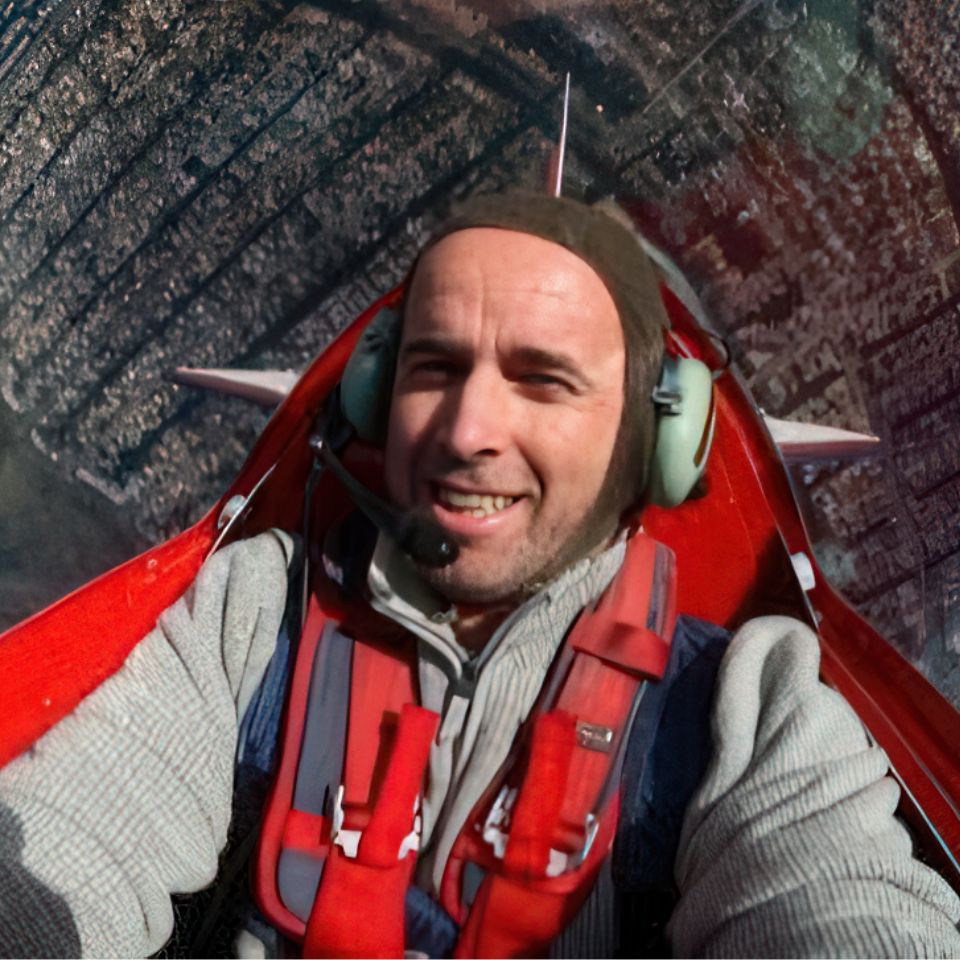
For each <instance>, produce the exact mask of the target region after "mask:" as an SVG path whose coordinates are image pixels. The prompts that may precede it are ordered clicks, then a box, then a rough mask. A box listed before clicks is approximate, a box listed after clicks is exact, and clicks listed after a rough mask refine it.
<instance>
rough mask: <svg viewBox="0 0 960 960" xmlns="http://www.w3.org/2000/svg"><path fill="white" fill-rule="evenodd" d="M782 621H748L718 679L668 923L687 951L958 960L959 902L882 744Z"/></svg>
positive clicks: (799, 628)
mask: <svg viewBox="0 0 960 960" xmlns="http://www.w3.org/2000/svg"><path fill="white" fill-rule="evenodd" d="M819 659H820V657H819V645H818V641H817V638H816V636H815V634H814V633H812V632H811V631H810V630H809V629H808V628H807V627H805V626H804V625H803V624H801V623H799V622H798V621H795V620H790V619H788V618H785V617H765V618H762V619H758V620H754V621H751V622H750V623H748V624H746V625H745V626H744V627H743V628H742V629H741V630H740V631H739V633H738V634H737V636H736V637H734V639H733V641H732V643H731V645H730V649H729V650H728V652H727V654H726V656H725V657H724V660H723V663H722V664H721V667H720V673H719V676H718V680H717V689H716V699H715V701H714V707H713V713H712V718H711V735H712V739H713V743H714V754H713V757H712V759H711V762H710V765H709V767H708V768H707V773H706V776H705V778H704V780H703V782H702V783H701V785H700V787H699V789H698V790H697V793H696V794H695V795H694V799H693V801H692V802H691V804H690V806H689V807H688V809H687V814H686V818H685V820H684V827H683V833H682V836H681V841H680V850H679V853H678V856H677V860H676V878H677V883H678V886H679V888H680V891H681V899H680V902H679V904H678V905H677V908H676V910H675V911H674V914H673V917H672V918H671V921H670V926H669V928H668V936H669V937H670V939H671V943H672V945H673V949H674V952H675V953H676V954H677V955H679V956H784V957H792V956H887V957H911V956H925V957H926V956H929V957H933V956H936V957H941V956H960V935H958V933H957V928H956V924H957V921H958V920H960V902H958V900H957V897H956V895H955V894H954V893H953V891H952V890H951V889H950V887H949V886H948V884H947V883H946V881H944V880H943V879H942V878H941V877H939V876H938V875H937V874H936V873H934V872H933V871H932V870H930V869H929V868H927V867H925V866H924V865H923V864H921V863H920V862H919V861H918V860H915V859H914V858H913V856H912V844H911V840H910V837H909V835H908V833H907V831H906V829H905V828H904V827H903V825H902V824H901V823H900V822H899V821H898V820H897V819H896V818H895V817H894V811H895V809H896V806H897V799H898V797H899V788H898V787H897V785H896V783H895V782H894V781H893V780H892V779H891V778H889V777H887V776H886V774H887V769H888V763H887V758H886V756H885V754H884V753H883V751H882V750H880V749H879V748H878V747H876V746H873V745H872V744H871V743H870V741H869V740H868V737H867V734H866V732H865V731H864V728H863V725H862V724H861V723H860V721H859V720H858V718H857V717H856V716H855V714H854V713H853V711H852V710H851V709H850V707H849V706H848V705H847V704H846V702H845V701H844V700H843V699H842V698H841V697H840V696H839V694H837V693H836V692H835V691H833V690H831V689H829V688H828V687H826V686H824V685H823V684H822V683H820V681H819V679H818V668H819Z"/></svg>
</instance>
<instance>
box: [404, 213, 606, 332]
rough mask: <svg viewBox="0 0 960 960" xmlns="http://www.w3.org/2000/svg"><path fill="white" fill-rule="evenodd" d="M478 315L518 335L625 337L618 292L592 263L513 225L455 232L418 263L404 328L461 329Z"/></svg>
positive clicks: (426, 330) (488, 324)
mask: <svg viewBox="0 0 960 960" xmlns="http://www.w3.org/2000/svg"><path fill="white" fill-rule="evenodd" d="M478 319H483V320H484V321H485V322H486V325H487V326H491V325H492V326H497V327H499V328H500V332H501V333H513V334H515V335H518V336H519V335H526V336H532V337H535V338H537V339H550V340H554V341H556V340H558V339H559V340H561V341H566V340H571V339H572V340H574V341H577V340H585V341H593V342H594V343H595V344H597V345H599V344H601V343H607V344H608V345H609V344H610V343H611V342H612V343H616V342H620V343H622V333H621V329H620V320H619V315H618V313H617V309H616V306H615V304H614V302H613V298H612V297H611V295H610V293H609V291H608V290H607V287H606V285H605V284H604V283H603V281H602V280H601V278H600V277H599V276H598V275H597V273H596V272H595V271H594V270H593V268H592V267H591V266H590V265H589V264H587V263H586V261H584V260H582V259H581V258H580V257H578V256H577V255H576V254H575V253H572V252H571V251H569V250H567V249H566V248H565V247H561V246H560V245H558V244H556V243H552V242H551V241H549V240H544V239H543V238H541V237H537V236H533V235H531V234H526V233H520V232H517V231H513V230H503V229H499V228H492V227H477V228H471V229H467V230H460V231H457V232H456V233H453V234H450V235H449V236H447V237H444V238H443V239H442V240H440V241H439V242H438V243H436V244H435V245H434V246H433V247H431V248H430V249H428V250H427V251H426V253H424V255H423V256H422V258H421V260H420V263H419V264H418V265H417V269H416V272H415V274H414V277H413V280H412V283H411V287H410V292H409V295H408V297H407V323H406V324H405V335H406V334H408V333H409V332H410V331H411V329H416V331H417V332H419V333H422V332H429V333H438V334H443V333H445V332H449V333H456V332H463V329H464V327H465V326H473V327H475V326H476V321H477V320H478ZM554 346H562V343H554Z"/></svg>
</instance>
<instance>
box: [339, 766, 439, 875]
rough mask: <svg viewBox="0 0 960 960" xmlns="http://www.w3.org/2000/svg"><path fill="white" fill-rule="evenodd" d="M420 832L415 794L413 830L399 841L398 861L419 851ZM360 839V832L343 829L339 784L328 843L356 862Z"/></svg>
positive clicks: (420, 826) (420, 821) (421, 822)
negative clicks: (412, 852)
mask: <svg viewBox="0 0 960 960" xmlns="http://www.w3.org/2000/svg"><path fill="white" fill-rule="evenodd" d="M422 830H423V819H422V818H421V816H420V795H419V794H417V796H416V797H414V800H413V828H412V829H411V830H410V832H409V833H408V834H407V835H406V836H405V837H404V838H403V839H402V840H401V841H400V849H399V850H398V852H397V859H398V860H402V859H403V858H404V857H405V856H406V855H407V854H408V853H410V852H411V851H416V850H419V849H420V834H421V832H422ZM362 837H363V831H362V830H345V829H344V827H343V784H342V783H341V784H340V786H339V787H337V793H336V796H335V797H334V800H333V812H332V814H331V818H330V843H331V844H332V845H334V846H337V847H339V848H340V849H341V850H342V851H343V855H344V856H345V857H348V858H349V859H351V860H356V858H357V851H358V850H359V849H360V840H361V839H362Z"/></svg>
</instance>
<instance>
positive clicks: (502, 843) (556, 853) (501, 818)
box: [482, 784, 600, 877]
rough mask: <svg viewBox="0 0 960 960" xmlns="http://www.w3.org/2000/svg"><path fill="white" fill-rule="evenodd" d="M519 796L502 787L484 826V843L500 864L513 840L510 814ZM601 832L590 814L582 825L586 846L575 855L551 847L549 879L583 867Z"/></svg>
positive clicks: (514, 788) (596, 818)
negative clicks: (509, 830)
mask: <svg viewBox="0 0 960 960" xmlns="http://www.w3.org/2000/svg"><path fill="white" fill-rule="evenodd" d="M518 792H519V791H518V789H517V788H516V787H510V786H507V785H506V784H505V785H504V786H502V787H501V788H500V792H499V793H498V794H497V799H496V800H494V802H493V806H492V807H491V808H490V812H489V813H488V814H487V819H486V820H485V821H484V824H483V834H482V835H483V839H484V840H485V841H486V842H487V843H489V844H490V846H491V847H493V855H494V856H495V857H496V858H497V859H498V860H502V859H503V858H504V855H505V854H506V852H507V842H508V841H509V839H510V834H509V833H508V832H507V828H508V827H509V826H510V813H511V811H512V809H513V805H514V803H515V802H516V799H517V793H518ZM599 829H600V818H599V817H598V816H597V815H596V814H594V813H593V812H590V813H588V814H587V815H586V817H585V818H584V824H583V832H584V841H583V846H582V847H581V848H580V849H579V850H578V851H577V852H576V853H565V852H564V851H562V850H557V849H555V848H553V847H551V848H550V853H549V856H550V860H549V862H548V864H547V876H548V877H559V876H561V875H562V874H564V873H571V872H572V871H574V870H576V869H578V868H579V867H580V866H582V864H583V863H584V861H585V860H586V859H587V857H589V856H590V851H591V850H592V849H593V843H594V841H595V840H596V839H597V831H598V830H599Z"/></svg>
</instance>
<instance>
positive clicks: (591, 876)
mask: <svg viewBox="0 0 960 960" xmlns="http://www.w3.org/2000/svg"><path fill="white" fill-rule="evenodd" d="M658 558H659V567H658ZM664 567H666V568H664ZM658 575H659V577H660V581H661V582H660V584H658V583H657V577H658ZM672 585H673V577H672V556H671V555H670V554H669V553H668V552H667V551H665V550H663V549H662V548H661V549H660V551H658V549H657V545H656V543H655V542H654V541H652V540H649V539H647V538H646V537H637V538H634V540H632V541H631V543H630V547H629V549H628V551H627V557H626V560H625V562H624V567H623V570H622V571H621V574H620V576H619V577H618V578H617V580H616V581H615V583H614V584H613V585H612V586H611V588H610V589H609V590H608V591H607V592H606V593H605V594H604V596H603V597H602V598H601V600H600V601H599V602H598V604H597V606H596V607H595V608H594V609H593V610H587V611H584V613H583V614H582V615H581V617H580V619H579V620H578V622H577V624H576V626H575V627H574V630H573V633H572V635H571V637H570V639H569V641H568V645H567V647H568V649H569V650H572V651H573V657H572V661H573V662H572V664H571V665H570V669H569V672H568V673H567V676H566V678H565V679H563V681H562V686H561V689H560V693H559V696H558V697H557V699H556V703H555V704H553V705H552V709H549V710H548V712H545V713H542V714H540V715H539V716H538V717H537V718H536V720H535V722H534V726H533V735H532V738H531V744H530V751H529V759H528V762H527V766H526V771H525V773H523V776H522V781H520V782H516V780H515V776H516V768H515V772H514V773H513V774H512V775H511V774H508V777H507V782H508V784H509V783H510V782H511V781H514V782H515V783H516V786H513V787H510V786H504V787H502V788H501V791H500V794H499V796H498V798H497V801H496V802H495V804H494V807H493V810H490V803H489V795H488V797H487V798H486V801H485V802H483V803H481V804H480V805H479V806H478V811H479V813H480V814H481V816H476V815H475V817H472V818H471V820H470V821H468V823H470V824H473V829H472V830H467V831H465V832H464V833H463V834H461V837H460V838H458V841H457V844H456V845H455V848H454V852H453V854H452V855H451V863H450V864H449V865H448V871H447V876H445V878H444V889H443V894H444V896H443V900H444V907H445V908H446V909H447V910H448V912H451V913H452V915H453V916H455V917H459V919H460V920H461V922H463V920H464V913H465V912H466V911H465V910H464V909H463V908H462V907H461V905H460V902H459V893H460V891H459V889H458V888H459V885H460V884H459V880H460V877H461V876H462V868H463V863H464V861H466V860H472V861H474V862H476V863H478V864H479V865H480V866H481V867H483V868H484V869H485V870H486V877H485V879H484V880H483V882H482V884H481V886H480V889H479V891H478V893H477V896H476V899H475V900H474V903H473V905H472V907H471V908H470V909H469V913H468V914H467V916H466V918H465V919H466V923H465V925H464V927H463V930H462V933H461V937H460V940H459V942H458V944H457V948H456V952H455V956H457V957H517V956H544V955H546V953H547V951H548V949H549V946H550V943H551V942H552V941H553V940H554V939H555V938H556V937H557V936H558V935H559V934H560V932H561V931H562V930H563V929H564V928H565V927H566V926H567V924H568V923H569V922H570V921H571V920H572V919H573V917H574V915H575V914H576V913H577V911H578V910H579V909H580V907H581V906H582V905H583V902H584V901H585V900H586V898H587V896H588V895H589V892H590V890H591V889H592V888H593V885H594V882H595V880H596V875H597V872H598V871H599V869H600V867H601V865H602V863H603V861H604V859H605V858H606V856H607V854H608V853H609V851H610V848H611V847H612V845H613V839H614V836H615V834H616V823H617V813H618V809H619V789H618V788H619V779H620V777H619V774H620V765H621V762H622V758H623V752H624V749H625V745H626V738H627V737H628V735H629V731H630V727H631V725H632V718H633V712H634V709H635V707H636V704H637V703H638V697H639V695H640V694H641V687H642V685H643V683H644V681H645V680H646V679H658V678H659V677H661V676H662V675H663V671H664V669H665V668H666V664H667V658H668V656H669V651H670V643H669V639H667V640H664V639H663V637H664V636H666V637H668V638H669V637H670V636H672V630H673V616H674V613H673V591H672ZM660 588H662V589H660ZM654 593H661V594H662V595H661V596H658V597H657V601H658V602H657V603H655V604H652V603H651V600H652V594H654ZM654 628H657V629H658V631H660V632H655V629H654ZM560 668H561V669H562V663H561V665H560ZM546 706H547V707H550V706H551V705H549V704H547V705H546ZM517 766H519V765H517ZM511 798H514V799H515V802H514V804H513V809H512V810H510V799H511ZM488 810H490V812H489V813H486V816H485V817H483V816H482V814H483V813H484V812H486V811H488ZM508 827H509V830H508V829H507V828H508ZM481 837H482V838H483V839H484V840H486V841H488V842H492V844H493V848H492V849H491V846H488V845H487V844H485V843H484V842H483V841H482V840H481ZM498 841H499V842H500V843H501V844H502V843H503V842H504V841H505V849H501V850H500V851H498V850H497V849H496V846H497V843H498ZM456 861H459V862H456Z"/></svg>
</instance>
